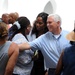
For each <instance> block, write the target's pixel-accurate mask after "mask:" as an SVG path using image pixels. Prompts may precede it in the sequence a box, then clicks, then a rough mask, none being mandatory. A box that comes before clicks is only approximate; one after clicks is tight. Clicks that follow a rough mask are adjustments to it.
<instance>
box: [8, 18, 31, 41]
mask: <svg viewBox="0 0 75 75" xmlns="http://www.w3.org/2000/svg"><path fill="white" fill-rule="evenodd" d="M17 21H18V23H19V24H20V29H18V27H17V25H16V24H14V25H13V26H12V27H11V28H10V29H9V38H8V40H12V38H13V37H14V36H15V34H17V33H22V34H23V35H24V36H25V38H26V39H27V37H26V34H25V29H26V28H27V27H28V26H29V25H30V21H29V19H28V18H27V17H19V18H18V19H17ZM27 40H28V39H27Z"/></svg>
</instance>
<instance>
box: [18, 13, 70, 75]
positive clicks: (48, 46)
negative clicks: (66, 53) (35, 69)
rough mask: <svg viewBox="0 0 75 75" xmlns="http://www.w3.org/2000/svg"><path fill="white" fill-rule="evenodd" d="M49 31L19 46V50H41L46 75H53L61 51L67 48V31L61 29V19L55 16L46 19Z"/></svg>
mask: <svg viewBox="0 0 75 75" xmlns="http://www.w3.org/2000/svg"><path fill="white" fill-rule="evenodd" d="M47 27H48V29H49V31H48V32H47V33H45V34H43V35H41V36H40V37H38V38H37V39H35V40H34V41H32V42H29V43H23V44H20V45H19V49H20V50H21V51H22V50H25V49H32V50H34V51H35V50H37V49H38V50H41V52H42V54H43V56H44V58H45V61H46V66H47V68H48V75H54V72H55V69H56V65H57V62H58V59H59V57H60V54H61V52H62V50H63V49H64V48H65V47H66V46H69V45H70V44H69V41H68V40H67V39H66V38H65V36H66V35H67V34H68V31H64V30H62V28H61V18H60V16H59V15H57V14H51V15H49V16H48V19H47Z"/></svg>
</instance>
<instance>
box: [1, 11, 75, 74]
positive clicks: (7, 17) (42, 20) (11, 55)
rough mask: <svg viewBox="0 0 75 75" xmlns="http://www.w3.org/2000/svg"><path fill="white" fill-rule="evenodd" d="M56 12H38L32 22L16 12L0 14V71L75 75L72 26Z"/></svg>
mask: <svg viewBox="0 0 75 75" xmlns="http://www.w3.org/2000/svg"><path fill="white" fill-rule="evenodd" d="M61 25H62V20H61V17H60V16H59V15H58V14H47V13H46V12H40V13H39V14H38V15H37V16H36V18H35V20H34V23H33V25H31V23H30V19H29V18H28V17H26V16H19V13H17V12H14V13H10V14H8V13H3V14H2V16H1V18H0V75H75V71H74V70H75V65H74V63H75V60H74V57H75V54H74V52H75V51H74V49H75V29H74V30H73V31H72V32H71V33H70V32H69V31H66V30H63V29H62V27H61Z"/></svg>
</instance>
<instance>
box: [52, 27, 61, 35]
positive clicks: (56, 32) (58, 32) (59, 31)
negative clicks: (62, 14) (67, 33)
mask: <svg viewBox="0 0 75 75" xmlns="http://www.w3.org/2000/svg"><path fill="white" fill-rule="evenodd" d="M61 31H62V29H61V28H59V29H57V30H56V31H55V32H54V33H53V34H54V35H59V34H60V33H61Z"/></svg>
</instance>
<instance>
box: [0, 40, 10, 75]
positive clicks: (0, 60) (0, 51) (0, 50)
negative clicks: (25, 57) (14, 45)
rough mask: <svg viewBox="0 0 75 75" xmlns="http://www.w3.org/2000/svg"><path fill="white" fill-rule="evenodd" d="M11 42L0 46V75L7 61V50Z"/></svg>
mask: <svg viewBox="0 0 75 75" xmlns="http://www.w3.org/2000/svg"><path fill="white" fill-rule="evenodd" d="M10 44H11V42H10V41H7V42H6V43H5V44H3V45H0V75H4V73H5V68H6V65H7V62H8V59H9V56H8V50H9V47H10Z"/></svg>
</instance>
